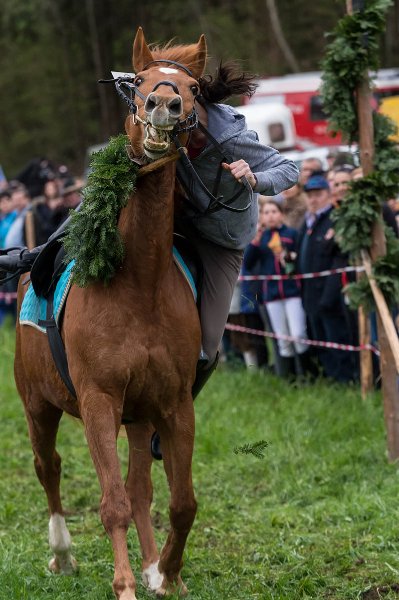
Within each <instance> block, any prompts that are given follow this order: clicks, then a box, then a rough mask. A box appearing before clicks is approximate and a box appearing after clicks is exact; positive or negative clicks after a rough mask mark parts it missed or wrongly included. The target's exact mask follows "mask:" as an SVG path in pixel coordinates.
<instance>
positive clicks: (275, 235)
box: [244, 200, 310, 376]
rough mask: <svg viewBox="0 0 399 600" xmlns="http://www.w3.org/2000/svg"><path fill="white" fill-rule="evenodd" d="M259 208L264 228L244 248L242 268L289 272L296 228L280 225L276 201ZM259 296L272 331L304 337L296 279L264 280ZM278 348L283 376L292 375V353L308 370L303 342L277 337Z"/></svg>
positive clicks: (304, 326)
mask: <svg viewBox="0 0 399 600" xmlns="http://www.w3.org/2000/svg"><path fill="white" fill-rule="evenodd" d="M261 210H262V217H263V223H264V224H265V226H266V230H265V231H263V232H262V230H258V232H257V234H256V236H255V238H254V239H253V240H252V242H251V244H250V245H249V246H248V247H247V249H246V251H245V255H244V266H245V268H246V269H252V268H253V267H254V266H255V265H256V264H260V266H261V269H260V273H261V274H262V275H285V274H287V273H288V272H289V273H291V272H292V268H293V265H294V262H295V257H296V254H295V250H296V239H297V231H296V230H295V229H292V228H291V227H287V225H284V224H283V219H284V217H283V213H282V210H281V207H280V205H279V204H278V203H277V202H274V201H273V200H267V202H265V204H264V205H263V207H262V209H261ZM262 295H263V302H264V303H265V306H266V310H267V313H268V316H269V319H270V323H271V326H272V328H273V331H274V333H276V334H277V335H289V336H293V337H296V338H300V339H307V333H306V317H305V313H304V310H303V308H302V301H301V297H300V287H299V283H298V282H297V281H296V280H294V279H292V280H290V279H286V280H278V281H265V282H264V285H263V290H262ZM278 348H279V354H280V356H281V360H282V365H283V369H282V374H283V375H285V376H289V375H295V373H296V368H295V353H297V355H298V359H299V363H300V367H301V370H302V372H303V373H306V372H308V371H309V370H310V369H309V353H308V346H307V345H305V344H303V343H302V342H299V341H298V342H294V343H292V342H290V341H287V340H285V339H279V340H278Z"/></svg>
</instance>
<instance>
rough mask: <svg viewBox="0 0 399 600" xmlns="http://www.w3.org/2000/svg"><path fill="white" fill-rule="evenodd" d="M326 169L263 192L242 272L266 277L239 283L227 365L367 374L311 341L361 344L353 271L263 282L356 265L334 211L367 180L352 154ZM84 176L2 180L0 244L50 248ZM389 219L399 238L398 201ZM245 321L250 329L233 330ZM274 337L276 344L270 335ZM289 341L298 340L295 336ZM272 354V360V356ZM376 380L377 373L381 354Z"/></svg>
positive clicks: (312, 161)
mask: <svg viewBox="0 0 399 600" xmlns="http://www.w3.org/2000/svg"><path fill="white" fill-rule="evenodd" d="M327 160H328V163H329V165H328V166H329V168H328V170H323V165H322V163H321V161H320V160H319V159H317V158H306V159H304V160H303V161H302V163H301V165H300V176H299V181H298V184H297V185H295V186H293V187H292V188H290V189H288V190H286V191H285V192H282V193H281V194H279V195H277V196H273V197H266V196H260V197H259V220H258V230H257V234H256V236H255V238H254V239H253V240H252V242H251V243H250V244H249V246H248V247H247V248H246V250H245V253H244V261H243V266H242V275H243V276H246V275H255V276H260V279H258V280H251V281H248V280H242V279H241V278H240V280H239V281H238V282H237V285H236V289H235V293H234V296H233V300H232V303H231V308H230V315H229V326H228V328H227V329H226V331H225V335H224V339H223V349H222V356H223V359H224V360H225V361H227V362H228V361H232V362H236V361H237V360H238V361H241V362H242V363H243V364H245V365H246V366H247V367H251V368H263V369H265V370H268V371H269V370H272V371H273V372H275V373H276V374H277V375H279V376H281V377H285V378H290V379H295V378H297V377H301V378H306V377H308V378H314V377H317V376H319V375H324V376H326V377H328V378H330V379H332V380H334V381H337V382H342V383H346V382H353V381H356V380H357V379H358V378H359V354H358V353H357V352H353V351H348V350H337V349H332V348H323V347H317V346H311V345H309V344H306V343H305V341H304V340H315V341H322V342H335V343H337V344H342V345H344V346H346V345H352V346H358V345H359V333H358V323H357V312H356V311H353V310H351V308H350V307H349V304H348V301H347V298H346V295H345V290H344V288H345V285H346V284H347V283H348V282H349V281H350V279H351V277H353V276H354V275H353V274H352V273H350V274H348V273H339V274H333V275H330V276H328V277H314V278H310V279H297V278H284V279H275V280H264V279H263V280H262V279H261V277H262V276H266V275H293V274H305V273H317V272H320V271H325V270H334V269H337V268H342V267H346V266H348V265H349V262H348V257H347V256H346V255H345V254H343V253H342V252H341V250H340V248H339V246H338V244H337V240H336V236H335V232H334V223H333V220H332V218H331V213H332V211H333V210H334V209H337V208H338V209H339V205H340V202H342V200H343V198H344V197H345V194H346V193H347V191H348V186H349V184H350V182H351V181H352V180H354V179H356V178H358V177H361V176H362V172H361V169H360V168H356V167H355V165H354V164H353V163H352V160H351V157H350V155H346V154H343V155H340V154H336V155H334V154H333V153H331V155H330V156H329V157H328V159H327ZM81 188H82V181H81V180H78V179H77V178H75V177H74V176H73V175H72V174H71V173H70V172H69V170H68V169H67V168H66V167H65V166H63V165H62V166H57V165H55V164H53V163H52V162H51V161H49V160H47V159H43V158H41V159H35V160H32V161H31V162H30V163H29V164H28V165H27V166H26V168H25V169H24V170H23V171H22V172H21V173H19V174H18V175H17V176H16V177H15V179H14V180H12V181H10V182H7V181H6V180H5V178H3V179H2V180H1V181H0V248H12V247H20V246H26V247H28V248H29V249H31V248H34V247H35V246H38V245H40V244H44V243H45V242H46V241H47V240H48V238H49V236H50V235H51V234H52V233H53V232H54V231H55V230H56V229H58V227H59V226H60V225H61V223H62V222H63V221H64V220H65V219H66V218H67V217H68V214H69V211H70V209H73V208H76V207H77V206H78V205H79V203H80V201H81V196H80V191H81ZM383 217H384V220H385V222H386V223H387V225H389V226H390V227H391V228H392V229H393V231H394V233H395V235H396V236H398V223H399V200H398V199H391V200H389V201H388V202H386V203H385V204H384V206H383ZM16 285H17V284H16V282H15V281H10V282H8V283H6V284H5V285H3V286H2V288H1V290H0V292H1V294H0V326H1V324H2V323H3V321H4V319H5V318H6V316H7V315H11V318H12V319H14V320H15V318H16V301H15V291H16ZM369 318H370V322H371V331H372V339H371V343H372V344H374V345H376V344H377V343H378V340H377V333H376V327H375V315H373V314H371V315H369ZM230 326H233V327H234V326H239V327H241V328H244V331H242V330H240V331H238V330H234V329H232V330H230V329H229V327H230ZM245 330H257V331H259V332H266V333H270V334H272V338H271V339H272V341H271V342H270V343H267V342H266V340H265V337H264V336H262V335H255V334H252V333H251V332H249V331H245ZM287 338H293V339H292V340H290V339H287ZM270 354H271V355H272V356H270ZM374 361H375V365H374V366H375V376H376V378H377V377H378V360H376V358H375V357H374Z"/></svg>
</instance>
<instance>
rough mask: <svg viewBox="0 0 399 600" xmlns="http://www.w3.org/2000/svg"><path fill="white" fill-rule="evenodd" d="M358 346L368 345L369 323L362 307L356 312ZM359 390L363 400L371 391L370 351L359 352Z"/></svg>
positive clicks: (371, 365) (371, 366) (371, 369)
mask: <svg viewBox="0 0 399 600" xmlns="http://www.w3.org/2000/svg"><path fill="white" fill-rule="evenodd" d="M358 326H359V344H360V346H367V345H368V344H370V321H369V316H368V314H366V312H365V310H364V308H363V306H359V310H358ZM360 389H361V392H362V398H363V400H365V399H366V398H367V396H368V395H369V394H370V393H371V391H372V390H373V359H372V356H371V350H361V351H360Z"/></svg>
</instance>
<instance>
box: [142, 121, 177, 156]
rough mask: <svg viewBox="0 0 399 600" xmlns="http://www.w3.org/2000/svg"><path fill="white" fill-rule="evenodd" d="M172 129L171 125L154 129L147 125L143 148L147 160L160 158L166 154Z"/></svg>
mask: <svg viewBox="0 0 399 600" xmlns="http://www.w3.org/2000/svg"><path fill="white" fill-rule="evenodd" d="M172 129H173V125H169V126H165V127H156V128H155V127H153V126H152V125H151V124H150V123H148V124H147V126H146V128H145V137H144V142H143V146H144V152H145V154H146V156H148V158H152V159H154V158H160V157H162V156H164V155H165V154H166V153H167V152H168V150H169V148H170V132H171V131H172Z"/></svg>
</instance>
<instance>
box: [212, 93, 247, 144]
mask: <svg viewBox="0 0 399 600" xmlns="http://www.w3.org/2000/svg"><path fill="white" fill-rule="evenodd" d="M205 107H206V110H207V113H208V129H209V131H210V132H211V134H212V135H213V137H214V138H215V139H216V140H217V141H218V142H219V143H223V142H225V141H226V140H228V139H230V138H232V137H234V136H236V135H237V134H238V133H240V132H241V131H245V130H246V129H247V124H246V122H245V117H244V115H241V114H240V113H238V112H237V111H236V110H234V108H233V107H232V106H228V105H227V104H211V103H208V102H207V103H206V105H205Z"/></svg>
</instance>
